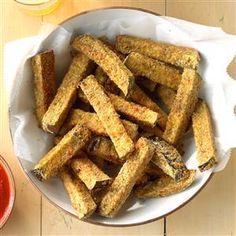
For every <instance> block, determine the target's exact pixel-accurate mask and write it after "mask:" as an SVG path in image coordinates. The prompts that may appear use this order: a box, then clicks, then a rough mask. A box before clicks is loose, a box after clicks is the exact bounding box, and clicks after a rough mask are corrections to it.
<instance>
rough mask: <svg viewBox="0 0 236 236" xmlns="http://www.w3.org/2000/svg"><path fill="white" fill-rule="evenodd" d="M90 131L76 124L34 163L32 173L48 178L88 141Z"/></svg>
mask: <svg viewBox="0 0 236 236" xmlns="http://www.w3.org/2000/svg"><path fill="white" fill-rule="evenodd" d="M90 136H91V132H90V131H89V130H88V129H87V128H86V127H84V126H81V125H76V126H75V127H74V128H73V129H72V130H71V131H70V132H68V133H67V134H66V135H65V136H64V137H63V138H62V140H61V141H60V142H59V143H58V144H57V145H56V146H55V147H53V148H52V149H51V150H50V151H49V152H48V153H47V154H46V155H45V156H44V157H43V158H42V159H41V160H40V161H39V162H38V164H36V166H35V167H34V169H33V170H32V173H33V174H34V175H35V176H36V177H37V178H38V179H39V180H41V181H42V180H48V179H49V178H50V177H52V176H55V175H56V174H57V172H58V170H59V169H60V168H61V167H62V166H63V165H64V164H65V163H66V162H67V161H68V160H69V159H70V158H72V157H73V156H74V155H75V154H76V153H77V152H78V151H79V150H80V149H81V148H83V147H84V146H85V144H86V143H87V142H88V141H89V139H90Z"/></svg>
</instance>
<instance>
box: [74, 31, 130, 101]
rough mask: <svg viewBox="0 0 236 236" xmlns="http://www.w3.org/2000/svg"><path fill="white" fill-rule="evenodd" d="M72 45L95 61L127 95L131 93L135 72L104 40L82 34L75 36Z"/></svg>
mask: <svg viewBox="0 0 236 236" xmlns="http://www.w3.org/2000/svg"><path fill="white" fill-rule="evenodd" d="M72 46H73V48H75V49H76V50H79V51H81V52H83V53H84V54H85V55H86V56H88V57H89V58H90V59H91V60H93V61H95V62H96V64H98V65H99V66H100V67H101V68H102V69H103V70H104V71H105V73H106V74H107V75H108V76H109V78H110V79H111V80H112V81H113V82H114V83H115V84H116V85H117V86H118V88H120V90H121V91H122V92H123V93H124V95H125V96H126V95H128V94H129V91H130V89H132V86H133V83H134V77H133V74H132V73H131V72H130V71H129V70H128V69H127V68H126V66H125V65H124V64H123V63H122V61H121V60H120V59H119V57H118V56H117V55H116V54H115V53H114V52H113V51H112V50H110V49H109V48H108V47H107V46H106V45H105V44H104V43H103V42H102V41H100V40H99V39H97V38H94V37H93V36H91V35H82V36H79V37H77V38H75V40H74V42H73V43H72Z"/></svg>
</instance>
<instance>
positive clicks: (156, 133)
mask: <svg viewBox="0 0 236 236" xmlns="http://www.w3.org/2000/svg"><path fill="white" fill-rule="evenodd" d="M141 129H142V130H144V131H145V132H147V133H149V134H150V135H152V136H157V137H159V138H161V137H162V135H163V131H162V130H161V129H160V128H159V127H158V126H155V127H148V126H141Z"/></svg>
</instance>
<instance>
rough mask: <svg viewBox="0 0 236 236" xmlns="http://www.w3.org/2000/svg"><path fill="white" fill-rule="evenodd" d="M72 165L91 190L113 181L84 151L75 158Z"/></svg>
mask: <svg viewBox="0 0 236 236" xmlns="http://www.w3.org/2000/svg"><path fill="white" fill-rule="evenodd" d="M71 167H72V169H73V171H74V173H75V175H76V176H77V177H78V178H79V179H80V180H82V182H83V183H84V184H85V185H86V187H87V188H88V189H89V190H92V189H94V188H101V187H104V186H106V185H108V184H109V183H110V181H111V178H110V177H109V176H108V175H106V174H105V173H103V171H102V170H100V169H99V168H98V167H97V166H96V165H95V164H94V163H93V162H92V161H91V160H89V158H88V157H87V155H86V154H85V153H84V152H80V153H79V154H78V155H77V156H76V158H73V160H72V161H71Z"/></svg>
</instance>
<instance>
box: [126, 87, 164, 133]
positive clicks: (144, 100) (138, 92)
mask: <svg viewBox="0 0 236 236" xmlns="http://www.w3.org/2000/svg"><path fill="white" fill-rule="evenodd" d="M130 98H131V99H132V100H133V101H134V102H136V103H138V104H140V105H142V106H145V107H147V108H149V109H150V110H152V111H155V112H157V113H158V115H159V118H158V124H159V125H160V126H161V128H162V129H165V127H166V121H167V114H166V113H165V112H164V111H163V110H162V109H161V108H160V107H159V106H158V105H157V103H155V102H154V101H152V99H151V98H149V97H148V96H147V94H146V93H144V92H143V90H142V89H141V88H140V87H139V86H138V85H136V84H135V85H134V88H133V90H132V92H131V95H130Z"/></svg>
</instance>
